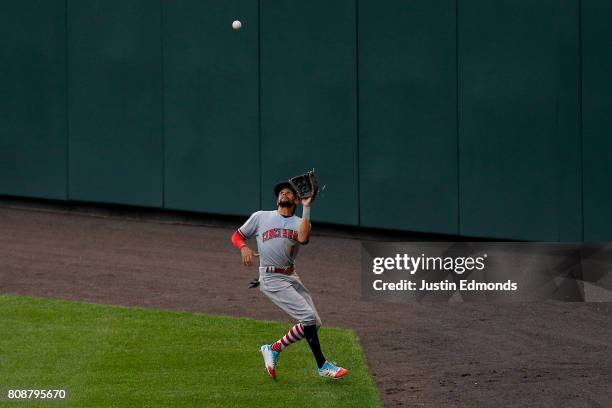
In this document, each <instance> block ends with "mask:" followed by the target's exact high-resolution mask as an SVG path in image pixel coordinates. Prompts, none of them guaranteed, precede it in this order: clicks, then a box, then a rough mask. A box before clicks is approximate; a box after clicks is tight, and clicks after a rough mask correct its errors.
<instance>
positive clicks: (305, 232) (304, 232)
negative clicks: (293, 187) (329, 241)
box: [298, 197, 312, 245]
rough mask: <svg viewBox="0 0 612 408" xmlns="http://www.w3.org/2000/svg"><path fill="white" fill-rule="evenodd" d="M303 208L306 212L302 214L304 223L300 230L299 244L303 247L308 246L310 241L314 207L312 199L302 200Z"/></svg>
mask: <svg viewBox="0 0 612 408" xmlns="http://www.w3.org/2000/svg"><path fill="white" fill-rule="evenodd" d="M302 206H303V207H304V210H303V212H302V222H301V223H300V228H299V229H298V242H299V243H300V244H302V245H306V244H307V243H308V241H310V229H311V227H312V225H311V224H310V207H311V206H312V197H309V198H305V199H303V200H302Z"/></svg>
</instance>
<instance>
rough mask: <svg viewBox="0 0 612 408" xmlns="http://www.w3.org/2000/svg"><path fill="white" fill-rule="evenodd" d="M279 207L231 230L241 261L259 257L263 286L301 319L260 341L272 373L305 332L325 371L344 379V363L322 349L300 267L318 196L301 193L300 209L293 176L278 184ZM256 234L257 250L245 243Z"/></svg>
mask: <svg viewBox="0 0 612 408" xmlns="http://www.w3.org/2000/svg"><path fill="white" fill-rule="evenodd" d="M274 194H275V196H276V199H277V209H276V210H273V211H257V212H255V213H253V214H252V215H251V216H250V217H249V219H248V220H247V221H246V222H245V223H244V224H243V225H242V226H241V227H240V228H238V230H237V231H236V232H234V234H233V235H232V243H233V244H234V246H235V247H236V248H238V249H239V250H240V252H241V254H242V263H243V264H244V265H245V266H251V265H252V264H253V261H254V258H256V257H259V281H255V283H254V284H255V285H257V284H259V289H260V290H261V291H262V292H263V293H264V294H265V295H266V296H267V297H268V298H270V300H271V301H272V302H274V304H276V305H277V306H278V307H280V308H281V309H282V310H284V311H285V312H286V313H287V314H288V315H289V316H291V317H292V318H293V319H295V320H296V321H297V323H296V324H295V325H294V326H293V327H292V328H291V329H290V330H289V331H288V332H287V334H286V335H284V336H283V337H281V338H280V339H279V340H278V341H276V342H275V343H273V344H264V345H263V346H261V349H260V351H261V354H262V355H263V359H264V364H265V367H266V370H267V371H268V374H269V375H270V377H272V378H276V366H277V365H278V358H279V356H280V353H281V352H282V351H283V350H284V349H285V348H287V347H288V346H290V345H291V344H293V343H295V342H297V341H299V340H301V339H303V338H306V340H307V341H308V345H309V346H310V349H311V350H312V353H313V354H314V357H315V360H316V361H317V367H318V368H319V375H320V376H321V377H329V378H332V379H340V378H342V377H344V376H345V375H346V374H348V371H347V370H346V369H344V368H342V367H338V366H336V365H335V364H333V363H331V362H329V361H327V360H326V359H325V357H324V356H323V353H322V352H321V346H320V344H319V336H318V334H317V330H318V328H319V327H320V326H321V319H320V318H319V315H318V313H317V309H316V308H315V306H314V303H313V301H312V298H311V297H310V292H309V291H308V289H306V287H305V286H304V284H302V281H301V280H300V277H299V276H298V275H297V273H296V271H295V265H294V264H295V258H296V256H297V254H298V250H299V248H300V245H305V244H307V243H308V240H309V239H310V229H311V224H310V209H311V206H312V202H313V197H310V198H306V199H302V200H301V202H302V206H303V212H302V218H300V217H298V216H296V215H295V210H296V207H297V204H298V201H299V199H298V196H297V192H296V191H295V190H294V189H293V187H292V185H291V184H290V183H288V182H283V183H279V184H277V185H276V186H275V187H274ZM253 236H254V237H256V239H257V252H254V251H253V250H252V249H251V248H249V247H248V246H247V244H246V243H245V240H246V239H249V238H251V237H253Z"/></svg>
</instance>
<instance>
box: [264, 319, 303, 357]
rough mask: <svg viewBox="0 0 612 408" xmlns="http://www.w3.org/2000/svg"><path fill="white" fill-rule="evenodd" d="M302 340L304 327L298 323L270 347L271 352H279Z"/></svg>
mask: <svg viewBox="0 0 612 408" xmlns="http://www.w3.org/2000/svg"><path fill="white" fill-rule="evenodd" d="M303 338H304V325H302V323H298V324H296V325H295V326H293V327H292V328H291V330H289V331H288V332H287V334H285V335H284V336H283V337H281V339H280V340H279V341H277V342H276V343H274V344H273V345H272V350H274V351H277V352H279V353H280V352H281V351H282V350H284V349H285V347H288V346H289V345H291V344H293V343H295V342H296V341H300V340H302V339H303Z"/></svg>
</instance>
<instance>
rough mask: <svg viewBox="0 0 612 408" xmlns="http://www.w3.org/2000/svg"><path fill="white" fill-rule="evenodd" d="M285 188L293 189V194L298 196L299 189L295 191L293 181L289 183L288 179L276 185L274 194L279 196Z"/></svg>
mask: <svg viewBox="0 0 612 408" xmlns="http://www.w3.org/2000/svg"><path fill="white" fill-rule="evenodd" d="M283 188H288V189H289V190H291V191H293V194H295V195H296V196H297V191H295V188H293V186H292V185H291V183H289V182H288V181H281V182H280V183H278V184H277V185H275V186H274V196H275V197H278V194H279V193H280V192H281V190H282V189H283Z"/></svg>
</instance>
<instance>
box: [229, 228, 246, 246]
mask: <svg viewBox="0 0 612 408" xmlns="http://www.w3.org/2000/svg"><path fill="white" fill-rule="evenodd" d="M232 244H234V246H235V247H236V248H238V249H242V247H244V246H246V243H245V242H244V237H243V236H242V234H241V233H240V232H239V231H236V232H234V234H233V235H232Z"/></svg>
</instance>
